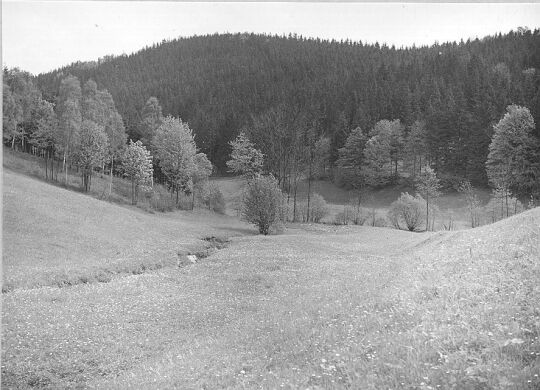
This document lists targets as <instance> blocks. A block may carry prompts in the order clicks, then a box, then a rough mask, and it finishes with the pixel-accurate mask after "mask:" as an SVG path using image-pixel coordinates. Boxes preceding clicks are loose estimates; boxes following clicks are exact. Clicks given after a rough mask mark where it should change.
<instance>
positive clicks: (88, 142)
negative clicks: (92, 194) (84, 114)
mask: <svg viewBox="0 0 540 390" xmlns="http://www.w3.org/2000/svg"><path fill="white" fill-rule="evenodd" d="M108 145H109V142H108V139H107V134H105V131H104V129H103V128H102V127H101V126H99V125H97V124H96V123H94V122H92V121H90V120H87V119H85V120H84V121H83V123H82V125H81V129H80V133H79V144H78V145H77V149H76V152H75V155H74V157H75V161H76V162H77V165H78V166H79V168H80V169H81V176H82V186H83V190H84V191H85V192H88V190H89V189H90V184H91V179H92V172H93V171H94V167H97V166H100V165H101V164H102V163H103V162H104V161H105V159H106V158H107V148H108Z"/></svg>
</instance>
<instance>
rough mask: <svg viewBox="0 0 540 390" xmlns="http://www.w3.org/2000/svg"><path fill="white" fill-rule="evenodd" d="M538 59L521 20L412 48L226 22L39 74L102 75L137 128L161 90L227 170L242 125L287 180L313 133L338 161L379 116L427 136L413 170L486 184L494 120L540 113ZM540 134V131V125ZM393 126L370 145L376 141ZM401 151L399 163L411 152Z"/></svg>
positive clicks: (53, 85) (43, 83)
mask: <svg viewBox="0 0 540 390" xmlns="http://www.w3.org/2000/svg"><path fill="white" fill-rule="evenodd" d="M539 69H540V33H539V31H538V30H534V31H530V30H528V29H521V28H520V29H518V30H517V31H512V32H510V33H508V34H497V35H495V36H489V37H485V38H483V39H475V40H468V41H461V42H450V43H443V44H435V45H432V46H430V47H412V48H395V47H388V46H385V45H379V44H364V43H362V42H351V41H348V40H346V41H327V40H321V39H313V38H304V37H301V36H295V35H289V36H268V35H257V34H220V35H218V34H216V35H209V36H196V37H191V38H179V39H174V40H170V41H164V42H162V43H160V44H155V45H153V46H151V47H147V48H144V49H143V50H141V51H139V52H137V53H134V54H132V55H123V56H118V57H113V56H109V57H107V58H103V59H100V60H99V61H97V62H85V63H76V64H72V65H70V66H67V67H65V68H62V69H59V70H57V71H54V72H50V73H47V74H42V75H39V76H38V77H37V83H38V85H39V87H40V89H41V90H42V91H43V94H44V96H45V97H46V98H47V100H50V101H52V100H51V99H52V98H53V97H55V96H56V95H57V94H58V91H59V86H60V81H61V79H62V78H63V77H64V75H66V74H67V73H70V74H73V75H76V76H78V77H79V78H80V79H81V80H83V81H85V80H87V79H90V78H92V79H94V80H96V82H97V83H98V85H100V86H104V87H106V88H107V89H108V90H109V91H111V94H112V95H113V96H114V98H115V101H116V102H117V105H118V110H119V112H121V114H122V117H123V118H124V123H125V126H126V128H127V131H128V133H129V135H130V138H132V139H134V140H137V139H144V137H145V134H144V129H141V127H140V123H141V119H142V112H143V108H144V107H145V104H146V101H147V98H148V95H151V96H155V97H157V98H158V99H159V102H160V103H161V104H162V107H163V113H164V114H168V115H173V116H175V117H181V118H183V119H184V120H185V121H187V122H188V123H189V124H190V127H191V128H192V129H193V132H194V134H195V135H196V137H197V141H198V143H199V146H200V148H201V150H202V151H203V152H205V153H206V154H207V155H208V157H209V159H210V161H212V163H213V164H214V165H215V166H216V167H217V169H218V170H220V171H221V172H225V171H226V170H227V167H226V161H227V159H228V156H229V153H230V146H229V145H228V142H229V141H231V140H233V139H234V138H235V137H236V136H237V135H238V134H239V133H240V132H241V131H244V132H245V133H246V134H248V133H249V134H248V135H249V137H250V139H252V141H253V142H254V143H255V144H256V145H257V147H258V148H260V149H261V151H262V152H263V153H264V154H265V156H266V157H267V158H266V162H265V164H268V166H269V170H271V171H273V172H274V174H275V175H276V178H277V179H278V181H280V184H281V183H283V182H284V181H285V182H287V183H288V181H289V179H290V181H291V183H293V182H294V178H295V171H296V167H295V164H296V162H294V161H293V160H294V159H295V158H293V157H291V156H292V155H294V154H297V151H295V149H298V145H299V143H300V144H307V145H309V150H310V151H308V152H307V153H308V154H311V151H314V150H315V144H316V142H318V141H320V142H325V143H327V144H328V161H327V162H326V164H327V168H328V167H332V168H335V167H336V166H337V161H338V160H339V159H340V152H339V151H340V149H341V148H343V147H345V146H346V142H347V139H348V137H349V135H350V134H351V132H353V131H354V130H355V129H357V128H360V129H362V131H363V133H364V135H365V136H366V137H368V140H369V139H371V138H373V137H372V135H370V134H369V133H370V132H371V131H372V129H374V127H375V125H376V124H377V123H379V122H380V121H382V120H387V121H389V122H394V121H396V120H399V122H400V123H401V125H402V126H403V132H402V133H404V135H405V136H411V135H412V136H414V138H415V139H416V140H417V141H419V142H412V141H411V142H409V145H408V148H406V149H404V153H406V154H407V156H406V157H407V162H410V163H411V164H412V167H410V171H411V172H412V171H414V170H416V171H418V170H419V167H421V166H422V165H423V164H424V162H425V161H426V160H427V161H428V162H429V163H430V164H431V165H432V166H433V168H434V169H435V171H436V172H437V174H438V175H439V176H440V177H441V179H442V180H443V182H445V183H446V182H451V181H457V179H459V178H463V177H464V178H466V179H468V180H470V181H471V183H473V184H474V185H481V186H485V185H487V184H488V175H487V172H486V169H485V162H486V160H487V156H488V153H489V144H490V142H491V136H492V134H493V125H494V124H495V123H496V122H497V121H498V120H499V118H500V117H501V116H502V115H503V114H504V112H505V109H506V107H507V106H508V105H510V104H517V105H520V106H523V107H527V108H528V109H529V110H530V113H531V115H532V117H533V119H534V122H535V123H536V124H538V123H539V120H540V108H539V107H540V71H539ZM396 126H397V125H396ZM269 129H270V133H269ZM293 133H297V134H293ZM533 134H534V136H536V137H539V131H538V125H536V126H535V129H534V130H533ZM382 138H383V137H379V138H378V139H374V140H373V141H372V142H371V146H370V148H371V149H372V150H374V151H375V150H376V149H377V147H378V146H379V145H377V142H379V143H380V142H382V141H383V140H382ZM291 139H292V141H293V142H291ZM323 140H324V141H323ZM376 141H377V142H376ZM324 146H325V147H326V145H324ZM395 151H396V149H395V148H393V149H392V153H393V154H392V156H391V158H392V160H393V164H394V173H395V171H396V169H397V170H399V169H402V166H400V160H402V159H403V157H401V156H397V155H396V154H395V153H394V152H395ZM315 155H316V154H315V153H313V158H315V157H314V156H315ZM274 160H275V161H274ZM396 163H397V168H396ZM312 168H313V166H312ZM308 169H309V167H308ZM381 169H382V168H381ZM384 169H385V170H388V172H389V173H390V168H389V167H384ZM280 172H281V173H280ZM327 172H328V170H327ZM331 172H333V171H331ZM287 185H288V184H287Z"/></svg>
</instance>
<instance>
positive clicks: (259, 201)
mask: <svg viewBox="0 0 540 390" xmlns="http://www.w3.org/2000/svg"><path fill="white" fill-rule="evenodd" d="M282 198H283V194H282V192H281V190H280V189H279V185H278V183H277V180H276V179H275V178H274V177H273V176H271V175H269V176H262V175H257V176H254V177H252V178H251V179H250V180H248V182H247V185H246V189H245V194H244V197H243V209H242V215H243V216H244V218H245V219H246V221H248V222H250V223H252V224H254V225H256V226H257V227H258V228H259V233H261V234H264V235H267V234H268V233H269V231H270V227H271V226H272V225H274V224H275V223H277V222H278V221H279V220H280V214H281V203H282Z"/></svg>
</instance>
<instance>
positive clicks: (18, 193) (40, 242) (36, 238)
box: [3, 169, 255, 288]
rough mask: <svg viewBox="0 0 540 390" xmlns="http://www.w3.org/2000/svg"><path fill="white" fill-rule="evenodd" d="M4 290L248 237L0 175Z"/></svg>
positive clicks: (134, 265)
mask: <svg viewBox="0 0 540 390" xmlns="http://www.w3.org/2000/svg"><path fill="white" fill-rule="evenodd" d="M3 192H4V204H3V210H4V211H3V223H4V245H3V249H4V250H3V270H4V284H5V286H4V287H6V288H16V287H28V286H35V285H50V284H57V283H64V282H65V283H76V282H77V281H78V280H79V279H82V280H92V279H93V278H96V277H97V278H107V275H104V274H103V272H104V271H105V272H108V271H114V272H120V273H125V272H128V273H129V272H137V270H140V268H141V267H148V268H152V267H158V266H162V265H166V264H169V265H170V264H176V261H177V260H178V255H177V254H178V253H179V252H180V253H183V252H185V251H186V250H188V249H189V248H192V247H194V246H196V245H197V243H199V244H200V240H198V239H199V238H202V237H205V236H211V235H217V236H230V235H237V234H240V233H244V232H246V233H251V232H252V231H253V232H255V230H254V229H251V228H250V227H249V226H247V225H246V224H243V223H241V222H239V221H237V220H235V219H232V218H229V217H225V216H223V217H220V216H216V215H212V214H209V213H205V212H202V211H200V212H196V213H191V212H177V213H169V214H164V215H156V214H148V213H146V212H143V211H142V210H140V209H137V208H135V207H130V206H126V207H121V206H118V205H116V204H111V203H108V202H104V201H100V200H97V199H94V198H92V197H90V196H87V195H83V194H79V193H74V192H72V191H68V190H65V189H63V188H58V187H55V186H51V185H48V184H46V183H44V182H41V181H39V180H36V179H33V178H29V177H26V176H22V175H18V174H16V173H14V172H13V171H10V170H7V169H4V189H3Z"/></svg>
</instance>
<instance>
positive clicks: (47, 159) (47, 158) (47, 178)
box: [45, 151, 49, 181]
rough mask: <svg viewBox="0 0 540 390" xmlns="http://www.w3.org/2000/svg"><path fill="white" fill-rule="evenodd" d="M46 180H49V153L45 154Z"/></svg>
mask: <svg viewBox="0 0 540 390" xmlns="http://www.w3.org/2000/svg"><path fill="white" fill-rule="evenodd" d="M45 180H47V181H48V180H49V154H48V151H47V153H46V154H45Z"/></svg>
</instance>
